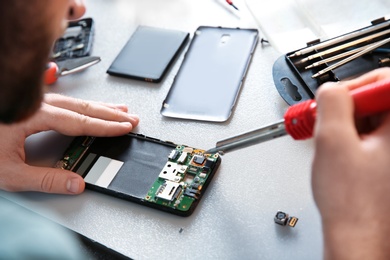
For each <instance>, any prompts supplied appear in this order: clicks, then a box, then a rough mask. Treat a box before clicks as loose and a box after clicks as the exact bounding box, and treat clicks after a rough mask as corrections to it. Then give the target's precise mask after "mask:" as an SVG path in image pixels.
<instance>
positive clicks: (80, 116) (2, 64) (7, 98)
mask: <svg viewBox="0 0 390 260" xmlns="http://www.w3.org/2000/svg"><path fill="white" fill-rule="evenodd" d="M84 12H85V6H84V4H83V3H82V2H81V1H79V0H30V1H25V0H8V1H5V0H4V1H0V35H1V38H0V50H1V53H2V55H1V59H0V136H1V139H0V189H2V190H7V191H40V192H49V193H63V194H79V193H81V192H83V191H84V187H85V183H84V180H83V178H81V177H80V176H79V175H78V174H75V173H73V172H70V171H65V170H60V169H52V168H41V167H32V166H29V165H27V164H26V163H25V152H24V143H25V139H26V138H27V137H28V136H29V135H32V134H35V133H37V132H41V131H47V130H55V131H58V132H60V133H63V134H66V135H76V136H77V135H93V136H115V135H123V134H126V133H128V132H130V131H131V130H132V129H133V127H135V126H137V124H138V121H139V119H138V117H137V116H136V115H130V114H127V107H126V106H124V105H112V104H101V103H97V102H86V101H82V100H77V99H73V98H69V97H64V96H60V95H54V94H44V89H43V74H44V71H45V68H46V64H47V62H48V57H49V54H50V50H51V47H52V44H53V43H54V41H55V40H56V39H57V38H59V37H60V36H61V35H62V33H63V32H64V30H65V28H66V26H67V21H68V20H69V19H77V18H80V17H81V16H82V15H83V14H84ZM64 122H66V123H64ZM0 240H1V241H3V243H2V244H1V246H0V258H4V259H30V258H35V259H84V258H86V257H87V256H86V255H84V254H83V253H82V252H80V251H81V250H80V249H81V246H79V245H78V242H77V240H76V239H74V237H73V236H71V235H70V234H69V233H68V232H66V231H65V230H64V229H63V228H60V227H59V226H58V225H55V224H53V223H51V222H50V221H48V220H47V219H43V218H40V217H38V216H37V215H35V214H33V213H32V212H29V211H28V210H25V209H22V208H20V207H19V206H17V205H16V204H13V203H10V202H9V201H7V200H6V199H3V198H1V197H0Z"/></svg>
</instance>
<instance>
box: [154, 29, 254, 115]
mask: <svg viewBox="0 0 390 260" xmlns="http://www.w3.org/2000/svg"><path fill="white" fill-rule="evenodd" d="M257 41H258V30H257V29H240V28H224V27H210V26H200V27H199V28H198V29H197V30H196V31H195V33H194V37H193V39H192V41H191V43H190V46H189V47H188V50H187V52H186V54H185V57H184V60H183V63H182V65H181V66H180V69H179V71H178V73H177V75H176V77H175V79H174V82H173V84H172V86H171V88H170V90H169V92H168V94H167V97H166V98H165V100H164V101H163V104H162V107H161V114H162V115H163V116H166V117H175V118H184V119H193V120H203V121H215V122H224V121H226V120H227V119H229V117H230V115H231V114H232V110H233V107H234V105H235V103H236V100H237V97H238V94H239V92H240V89H241V86H242V84H243V80H244V77H245V75H246V72H247V69H248V67H249V64H250V61H251V58H252V54H253V52H254V50H255V47H256V44H257Z"/></svg>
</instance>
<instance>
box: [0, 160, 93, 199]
mask: <svg viewBox="0 0 390 260" xmlns="http://www.w3.org/2000/svg"><path fill="white" fill-rule="evenodd" d="M13 167H16V165H13ZM19 168H21V169H20V170H16V168H12V169H10V168H9V170H10V172H7V173H6V174H2V175H3V176H2V181H0V185H1V188H2V189H4V190H7V191H12V192H17V191H38V192H45V193H56V194H70V195H74V194H80V193H82V192H83V191H84V189H85V182H84V180H83V178H82V177H81V176H79V175H78V174H76V173H74V172H70V171H66V170H62V169H55V168H44V167H33V166H29V165H26V164H23V165H20V167H19Z"/></svg>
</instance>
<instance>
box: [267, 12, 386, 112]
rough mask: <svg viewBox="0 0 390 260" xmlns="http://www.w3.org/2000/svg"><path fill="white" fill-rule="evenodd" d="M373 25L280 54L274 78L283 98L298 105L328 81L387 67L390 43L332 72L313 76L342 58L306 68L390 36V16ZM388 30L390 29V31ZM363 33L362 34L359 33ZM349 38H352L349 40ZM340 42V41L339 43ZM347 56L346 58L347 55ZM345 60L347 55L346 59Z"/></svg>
mask: <svg viewBox="0 0 390 260" xmlns="http://www.w3.org/2000/svg"><path fill="white" fill-rule="evenodd" d="M371 24H372V25H371V26H368V27H364V28H361V29H358V30H356V31H353V32H350V33H347V34H344V35H341V36H338V37H335V38H332V39H329V40H326V41H320V40H315V41H312V42H309V43H307V47H305V48H302V49H300V50H296V51H292V52H289V53H287V54H285V55H283V56H281V57H279V58H278V59H277V60H276V62H275V63H274V66H273V71H272V73H273V79H274V83H275V86H276V88H277V90H278V92H279V94H280V95H281V96H282V98H283V99H284V100H285V101H286V102H287V103H288V104H289V105H294V104H296V103H299V102H301V101H304V100H307V99H312V98H314V97H315V93H316V90H317V89H318V87H319V86H320V85H321V84H323V83H325V82H328V81H334V82H336V81H340V80H347V79H351V78H355V77H357V76H359V75H361V74H364V73H366V72H368V71H371V70H374V69H376V68H379V67H383V66H390V43H386V44H385V45H383V46H381V47H379V48H377V49H375V50H373V51H370V52H368V53H367V54H364V55H362V56H360V57H358V58H356V59H354V60H352V61H350V62H348V63H346V64H344V65H342V66H340V67H338V68H335V69H333V70H330V71H329V72H327V73H325V74H323V75H321V76H319V77H316V78H312V76H313V75H314V74H316V73H317V72H319V71H320V70H323V69H325V68H327V67H328V66H331V65H333V64H334V63H336V62H339V61H341V60H342V59H339V60H336V61H332V62H328V63H324V64H321V65H320V66H318V67H314V68H310V69H305V67H306V66H308V65H310V64H312V63H314V62H318V61H321V60H323V59H326V58H329V57H331V56H334V55H338V54H340V53H342V52H345V51H349V50H351V49H353V48H359V47H362V46H365V45H368V44H372V43H374V42H378V41H381V40H384V39H387V38H389V37H390V19H388V20H386V19H384V18H380V19H376V20H374V21H372V22H371ZM386 30H389V32H388V33H387V32H386ZM380 32H382V33H383V35H382V36H378V37H376V38H374V39H371V40H366V41H363V42H361V43H358V44H356V45H354V46H353V47H350V48H346V49H343V50H340V51H337V52H334V53H332V54H328V55H324V56H320V57H317V58H314V59H312V60H309V61H306V62H303V63H302V62H300V61H301V60H302V59H304V58H307V57H309V56H310V55H313V54H316V53H318V52H322V51H325V50H329V49H331V48H334V47H336V46H341V45H343V44H346V43H352V42H356V40H358V39H362V38H363V37H367V36H373V35H374V34H377V33H380ZM358 34H359V36H357V35H358ZM346 38H348V39H346ZM336 41H337V43H335V42H336ZM324 43H326V44H325V45H329V46H327V47H324V48H320V47H319V48H318V49H317V48H316V46H321V45H324ZM309 47H313V48H314V50H312V51H310V52H308V53H305V54H302V55H300V56H293V54H294V53H296V52H297V51H301V50H305V49H306V48H309ZM345 58H346V57H345ZM343 59H344V58H343Z"/></svg>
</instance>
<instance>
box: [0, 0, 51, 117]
mask: <svg viewBox="0 0 390 260" xmlns="http://www.w3.org/2000/svg"><path fill="white" fill-rule="evenodd" d="M45 2H46V1H43V0H30V1H24V0H10V1H0V50H1V57H0V122H3V123H12V122H15V121H20V120H22V119H24V118H26V117H27V116H29V115H31V114H32V113H33V112H35V111H36V110H37V109H38V108H39V106H40V103H41V100H42V97H43V73H44V70H45V68H46V63H47V60H48V55H49V52H50V48H51V42H50V39H51V38H50V32H48V29H47V28H48V27H47V26H45V23H47V22H50V21H45V19H44V18H43V17H41V16H39V11H40V10H42V8H44V5H45Z"/></svg>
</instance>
